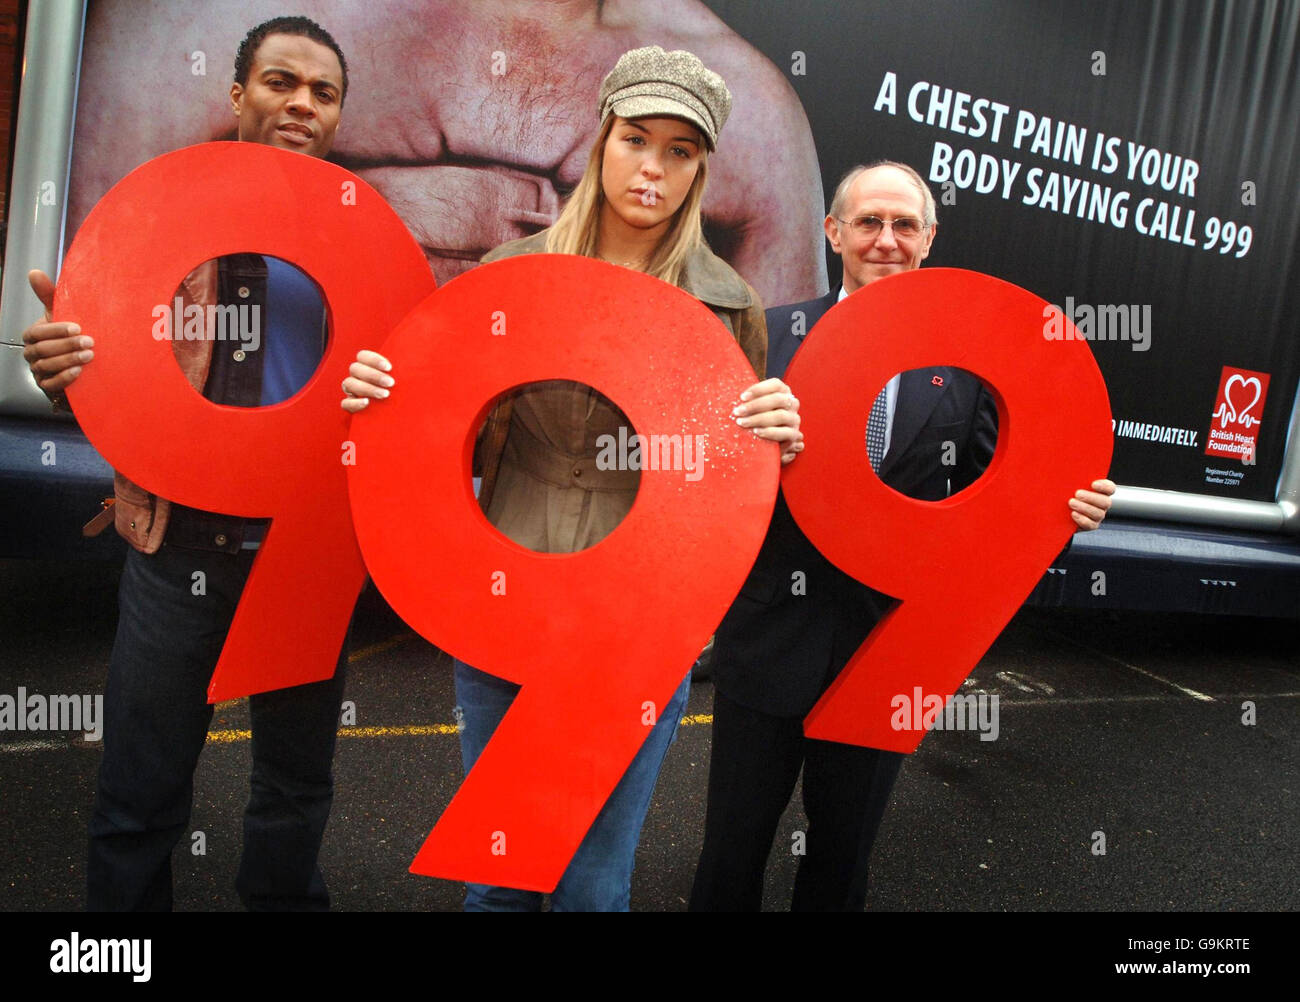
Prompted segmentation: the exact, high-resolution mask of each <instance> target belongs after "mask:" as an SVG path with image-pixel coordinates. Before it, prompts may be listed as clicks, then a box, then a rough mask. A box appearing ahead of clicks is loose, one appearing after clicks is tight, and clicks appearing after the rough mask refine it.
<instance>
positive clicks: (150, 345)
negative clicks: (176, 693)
mask: <svg viewBox="0 0 1300 1002" xmlns="http://www.w3.org/2000/svg"><path fill="white" fill-rule="evenodd" d="M249 251H252V252H257V253H263V254H270V255H273V256H275V257H278V258H281V259H282V260H285V261H289V262H291V263H292V264H295V265H297V266H298V267H300V268H302V269H303V270H304V271H305V272H307V274H308V275H310V276H311V277H312V278H313V279H315V281H316V283H317V284H318V285H319V286H320V287H321V288H322V289H323V290H324V294H325V297H326V299H327V306H328V310H329V323H330V333H331V337H330V340H329V344H328V346H327V348H326V351H325V357H324V358H323V359H322V361H321V363H320V366H319V368H318V370H317V372H316V375H315V376H313V377H312V379H311V380H309V381H308V383H307V385H306V386H304V387H303V388H302V390H301V391H299V392H298V393H297V394H296V395H295V396H294V397H292V398H291V399H289V400H286V401H284V402H283V403H279V404H276V405H274V406H271V407H264V408H243V407H226V406H219V405H217V404H214V403H212V402H210V401H208V400H206V399H204V398H203V397H202V396H200V394H199V393H198V391H197V390H195V389H194V388H193V387H192V386H190V384H189V383H188V382H186V380H185V377H184V375H183V374H182V373H181V370H180V367H179V366H178V365H177V364H176V360H175V358H174V357H173V356H172V346H171V343H170V342H169V341H165V340H155V339H154V338H153V337H152V335H151V328H152V327H153V324H154V321H155V317H154V314H153V312H152V309H153V305H154V304H164V305H167V306H169V307H170V304H171V302H172V298H173V295H174V293H175V290H176V288H177V287H178V286H179V285H180V282H181V279H182V278H184V277H185V275H186V274H187V273H188V272H189V271H190V270H191V269H193V268H195V267H196V266H197V265H199V264H201V263H202V262H204V261H207V260H209V259H211V258H214V257H219V256H221V255H225V254H234V253H238V252H249ZM433 285H434V282H433V278H432V277H431V276H430V274H429V266H428V264H427V263H426V262H425V259H424V255H423V254H422V253H421V252H420V248H419V246H418V245H417V244H416V243H415V241H414V240H413V239H412V238H411V236H410V234H409V233H408V232H407V229H406V226H405V225H404V224H403V223H402V221H401V219H400V218H398V216H397V214H396V213H394V212H393V210H392V209H391V208H389V207H388V204H387V203H386V202H385V201H384V200H383V199H382V198H380V197H379V195H378V194H377V193H376V192H375V191H374V190H373V189H371V188H370V187H369V186H368V185H366V184H365V182H363V181H361V180H359V179H357V178H356V177H355V176H354V175H352V174H350V173H348V172H347V171H345V170H343V169H342V168H341V167H336V166H334V165H333V164H329V163H326V162H325V161H323V160H317V159H314V158H312V157H306V156H303V155H302V154H299V153H290V152H287V151H284V150H278V149H275V148H273V147H270V146H262V145H257V144H253V143H208V144H205V145H202V146H193V147H190V148H188V149H184V150H179V151H177V152H175V153H169V154H167V155H166V156H162V157H158V158H157V159H155V160H151V161H149V162H148V163H146V164H145V165H144V166H142V167H140V168H138V169H137V170H135V171H134V172H132V173H131V174H130V175H128V176H127V177H126V178H125V179H123V180H122V181H121V182H120V183H118V184H117V185H116V186H115V187H114V188H113V189H112V190H111V191H110V192H109V193H108V194H107V195H105V196H104V198H103V199H102V200H101V201H100V202H99V204H98V205H96V206H95V208H94V210H93V211H92V212H91V213H90V215H89V216H87V217H86V221H85V222H84V223H83V224H82V226H81V229H80V231H79V232H78V233H77V238H76V240H75V241H74V242H73V245H72V248H71V249H70V250H69V251H68V256H67V258H66V260H65V261H64V263H63V270H62V272H61V274H60V275H59V284H58V288H57V291H56V293H55V298H54V318H55V319H56V320H60V319H67V320H75V321H77V322H78V323H79V324H80V325H81V327H82V329H83V330H84V331H86V332H87V333H90V334H93V335H94V337H95V360H94V362H93V363H91V364H90V365H87V366H86V369H85V372H84V373H83V374H82V375H81V377H80V378H79V379H78V380H77V381H76V382H75V383H74V384H73V385H72V386H71V387H70V388H69V391H68V397H69V399H70V400H71V402H72V405H73V408H74V409H75V411H76V414H77V418H78V420H79V421H80V422H81V425H82V427H83V428H84V429H85V430H86V434H87V435H88V436H89V437H90V439H91V441H92V442H94V444H95V448H97V449H98V450H99V451H100V453H101V454H102V455H103V456H104V458H105V459H107V460H108V462H109V463H111V464H112V466H113V467H114V468H115V469H117V470H120V471H121V472H122V473H124V474H125V475H126V476H128V477H130V478H131V479H132V480H134V481H136V482H137V483H138V484H140V485H141V486H142V487H144V488H145V489H146V490H148V491H151V492H152V493H154V494H157V495H158V496H159V497H164V498H169V499H171V500H174V501H178V502H180V503H181V504H186V505H190V506H192V507H195V508H201V509H204V510H207V511H217V512H223V513H225V514H229V515H241V516H246V517H267V516H269V517H270V518H271V520H272V521H271V526H270V529H269V530H268V532H267V534H266V539H265V541H264V542H263V544H262V548H261V552H259V554H258V556H257V558H256V560H255V561H254V564H253V569H252V572H251V574H250V576H249V579H248V583H247V585H246V586H245V588H244V594H243V596H242V598H241V600H240V603H239V608H238V610H237V611H236V613H235V618H234V622H233V623H232V624H231V627H230V633H229V635H228V637H227V639H226V644H225V647H224V648H223V649H222V652H221V659H220V661H219V662H218V664H217V668H216V671H215V672H214V674H213V677H212V683H211V685H210V687H209V698H211V699H213V700H216V699H226V698H231V697H234V696H242V695H248V694H251V693H254V692H262V691H266V690H269V689H278V688H281V687H283V686H288V685H297V684H300V683H303V682H312V681H316V680H318V679H322V678H329V677H330V675H331V674H333V672H334V666H335V662H336V660H337V657H338V652H339V647H340V646H341V645H342V643H343V636H344V633H345V632H346V630H347V624H348V619H349V617H350V615H351V611H352V606H353V603H354V602H355V601H356V597H357V594H358V592H359V591H360V590H361V586H362V584H363V583H364V582H365V570H364V567H363V565H362V562H361V554H360V552H359V551H358V549H357V544H356V538H355V536H354V535H353V532H352V522H351V513H350V512H349V511H348V506H347V481H346V475H345V467H344V464H343V459H344V458H345V456H344V454H343V452H342V449H341V444H342V443H343V441H344V438H345V434H344V433H345V431H346V427H347V425H346V419H347V415H346V414H344V413H343V411H342V410H340V408H339V405H338V401H339V381H340V379H341V378H342V373H344V372H346V371H347V366H348V362H349V361H350V360H351V359H352V358H353V357H354V356H355V355H356V353H357V350H358V349H359V348H362V347H365V346H368V345H374V344H377V343H378V342H379V341H380V340H382V339H383V337H384V336H386V335H387V333H388V332H389V331H390V330H391V329H392V327H393V325H394V324H396V323H397V321H398V320H400V319H401V318H402V316H404V315H405V314H406V313H407V312H408V311H409V310H410V309H411V307H413V306H414V305H415V304H416V303H418V302H419V301H420V300H421V299H423V298H424V297H425V296H426V295H428V293H429V292H430V291H431V290H432V288H433ZM217 347H220V346H219V345H218V346H217ZM142 429H143V431H142Z"/></svg>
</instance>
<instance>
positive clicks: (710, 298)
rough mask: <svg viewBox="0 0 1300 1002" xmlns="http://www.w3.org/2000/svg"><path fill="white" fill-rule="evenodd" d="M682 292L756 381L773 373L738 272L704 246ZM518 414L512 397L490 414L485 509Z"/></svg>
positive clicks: (483, 466)
mask: <svg viewBox="0 0 1300 1002" xmlns="http://www.w3.org/2000/svg"><path fill="white" fill-rule="evenodd" d="M547 232H548V231H547V230H542V232H540V233H534V234H533V235H532V236H530V237H524V238H522V239H520V240H511V241H510V242H509V243H505V244H502V245H501V246H500V247H497V248H496V249H495V250H492V251H489V252H488V253H487V254H485V255H484V256H483V263H484V264H488V263H490V262H492V261H499V260H501V259H502V258H507V257H517V256H518V255H520V254H543V253H545V251H546V235H547ZM681 289H682V291H683V292H688V293H690V294H691V295H692V296H694V297H695V298H696V299H698V300H699V301H700V302H702V303H703V304H704V305H705V306H707V307H708V308H709V309H711V310H712V311H713V313H714V315H715V316H716V317H717V318H718V319H719V320H721V321H722V324H723V326H724V327H726V328H727V330H728V331H729V332H730V333H731V335H732V337H734V338H735V339H736V342H737V343H738V344H739V345H740V350H741V351H743V352H744V353H745V357H746V358H747V359H749V364H750V365H751V366H753V368H754V372H755V373H757V375H756V377H755V381H756V382H757V381H758V380H760V379H762V378H763V373H764V372H766V371H767V324H766V322H765V321H764V318H763V304H762V303H761V302H760V301H759V298H758V293H757V292H755V291H754V290H753V289H752V288H751V287H750V285H749V284H748V283H747V282H746V281H745V280H744V279H743V278H741V277H740V276H739V275H738V274H736V272H735V271H734V270H733V269H732V267H731V265H729V264H727V262H726V261H724V260H722V258H720V257H718V256H717V255H716V254H714V253H713V252H712V251H711V250H709V249H708V248H707V247H704V246H700V247H699V248H697V249H696V250H695V252H694V253H692V254H691V256H690V257H689V258H687V260H686V267H685V269H684V270H683V272H682V280H681ZM513 411H514V404H513V403H512V402H511V401H510V400H509V399H506V400H503V401H502V402H501V403H499V404H497V406H496V407H494V408H493V409H492V412H491V413H490V414H488V418H487V421H486V422H485V423H484V425H483V430H482V432H481V433H480V435H479V440H478V444H477V445H476V447H475V452H474V470H475V472H476V473H478V474H479V475H480V476H482V478H483V483H482V486H481V487H480V489H479V496H478V500H479V506H480V507H481V508H482V509H483V510H484V511H487V509H488V505H489V504H490V503H491V501H492V492H493V490H494V489H495V487H496V479H497V470H498V469H499V468H500V465H501V455H502V453H503V452H504V451H505V446H506V434H507V433H508V432H509V430H510V419H511V415H512V414H513Z"/></svg>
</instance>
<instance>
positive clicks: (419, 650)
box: [0, 561, 1300, 912]
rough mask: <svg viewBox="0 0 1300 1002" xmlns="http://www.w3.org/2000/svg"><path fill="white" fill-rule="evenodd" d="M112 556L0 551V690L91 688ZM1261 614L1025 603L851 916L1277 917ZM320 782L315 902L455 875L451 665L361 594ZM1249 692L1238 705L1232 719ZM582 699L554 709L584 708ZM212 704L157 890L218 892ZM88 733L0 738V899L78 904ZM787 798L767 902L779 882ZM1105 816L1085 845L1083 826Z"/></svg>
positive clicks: (885, 830)
mask: <svg viewBox="0 0 1300 1002" xmlns="http://www.w3.org/2000/svg"><path fill="white" fill-rule="evenodd" d="M117 573H118V571H117V568H116V567H115V566H112V565H106V564H95V563H84V562H83V563H50V562H31V561H0V694H9V695H11V696H12V695H15V694H16V692H17V688H18V687H19V686H23V687H25V688H26V689H27V691H28V692H29V693H31V692H40V693H45V694H53V693H65V694H71V693H96V692H101V691H102V685H103V675H104V671H105V666H106V663H107V659H108V652H109V648H110V646H111V642H112V636H113V630H114V625H115V619H116V580H117ZM1296 633H1297V624H1296V623H1294V622H1290V621H1279V620H1251V619H1224V618H1213V617H1194V616H1184V615H1177V616H1175V615H1154V614H1115V613H1107V612H1099V611H1089V610H1041V609H1026V610H1023V611H1022V612H1021V613H1020V614H1019V615H1018V616H1017V617H1016V618H1015V620H1013V621H1012V623H1011V624H1010V625H1009V626H1008V628H1007V629H1006V630H1005V631H1004V633H1003V634H1002V636H1001V637H1000V638H999V639H998V641H997V642H996V643H995V644H994V646H993V648H992V649H991V650H990V651H989V653H988V654H987V655H986V656H985V658H984V659H983V660H982V661H981V662H980V664H979V665H978V666H977V667H976V669H975V671H974V672H973V673H972V675H971V678H970V680H969V681H968V683H967V686H966V689H965V690H964V691H965V692H973V693H986V694H990V695H992V694H997V695H998V696H999V700H1000V705H999V709H1000V719H999V725H1000V728H999V734H998V737H997V739H996V740H994V741H980V740H979V736H978V734H977V733H975V732H973V731H946V732H945V731H935V732H932V733H931V734H929V735H928V736H927V737H926V739H925V740H924V741H923V742H922V744H921V747H920V749H919V750H918V751H917V753H916V754H915V755H913V756H911V757H910V758H909V760H908V761H907V762H906V764H905V765H904V767H903V771H902V773H901V776H900V778H899V781H898V785H897V787H896V788H895V792H894V796H893V799H892V802H891V805H890V808H889V810H888V812H887V814H886V816H885V820H884V824H883V826H882V828H881V832H880V836H879V839H878V842H877V846H876V851H875V854H874V860H873V869H872V879H873V885H872V890H871V892H870V895H869V898H868V910H869V911H882V912H884V911H936V912H964V911H1080V910H1082V911H1094V910H1096V911H1117V912H1124V911H1166V910H1169V911H1193V912H1195V911H1278V910H1281V911H1288V910H1295V909H1296V908H1298V907H1300V865H1297V864H1298V863H1300V848H1298V847H1297V839H1296V822H1297V819H1298V818H1300V809H1298V808H1300V797H1298V795H1297V793H1298V788H1300V740H1298V739H1300V713H1298V712H1297V709H1298V708H1300V663H1298V659H1297V653H1296V652H1297V641H1296ZM352 649H353V654H352V663H351V665H350V669H349V672H350V673H349V678H348V683H347V691H346V695H345V698H346V699H347V700H351V701H353V702H354V703H355V706H356V724H355V726H350V727H343V728H341V730H340V735H341V740H340V741H339V747H338V752H337V756H336V798H335V805H334V811H333V814H332V817H331V821H330V826H329V829H328V831H327V833H326V838H325V845H324V849H323V853H322V866H323V868H324V870H325V873H326V877H327V881H328V883H329V886H330V890H331V894H332V896H333V901H334V907H335V908H336V909H339V910H344V911H454V910H456V909H457V908H459V905H460V901H461V895H462V889H461V885H459V884H456V883H452V882H449V881H442V880H434V879H429V878H425V877H419V876H415V875H413V874H411V873H409V872H408V869H407V868H408V866H409V864H410V861H411V859H412V858H413V857H414V855H415V853H416V851H417V849H418V848H419V846H420V844H421V843H422V842H423V840H424V838H425V836H426V835H427V833H428V831H429V829H430V827H431V826H432V825H433V823H434V822H435V821H436V820H437V818H438V815H439V813H440V812H441V810H442V809H443V807H444V806H445V805H446V804H447V802H448V801H449V799H450V798H451V796H452V794H453V793H454V791H455V789H456V786H457V784H458V782H459V780H460V761H459V752H458V747H457V739H456V734H455V721H454V717H453V714H452V710H453V706H454V704H455V700H454V697H453V694H452V685H451V670H450V664H449V662H448V660H447V658H446V656H445V655H443V654H442V653H441V652H439V651H437V650H436V649H435V648H433V647H432V646H431V645H430V644H428V643H427V642H426V641H424V640H423V639H421V638H419V637H416V636H414V635H412V634H411V633H410V631H409V630H408V629H407V628H406V627H405V626H404V624H402V623H401V622H400V621H399V620H397V619H396V617H395V616H393V614H392V613H391V612H390V611H389V610H388V609H387V608H386V607H385V606H384V605H383V604H382V602H381V601H379V600H378V599H377V597H376V596H375V595H374V594H373V593H369V594H368V595H367V596H365V597H363V601H362V604H361V606H360V607H359V613H358V616H357V617H356V619H355V620H354V626H353V637H352ZM712 695H713V691H712V686H711V685H709V684H708V683H699V684H697V685H695V686H694V688H693V690H692V693H691V700H690V706H689V716H688V723H687V724H686V725H685V726H683V727H682V728H681V730H680V732H679V736H678V739H677V741H676V743H675V744H674V745H673V747H672V749H671V750H670V752H669V755H668V758H667V761H666V763H665V766H664V770H663V772H662V774H661V776H660V780H659V784H658V788H657V791H656V794H655V798H654V802H653V804H652V806H651V809H650V814H649V817H648V819H647V822H646V825H645V829H644V832H643V835H642V840H641V847H640V849H639V852H638V858H637V870H636V877H635V881H634V885H633V896H632V907H633V910H634V911H650V912H657V911H681V910H684V909H685V907H686V900H687V897H688V894H689V889H690V884H691V879H692V875H693V872H694V867H695V862H696V859H697V856H698V852H699V848H700V840H701V833H702V825H703V817H704V799H705V789H706V781H707V772H708V761H709V743H710V725H709V717H708V715H709V714H710V712H711V702H712ZM1248 702H1249V703H1251V704H1253V706H1254V723H1243V717H1244V716H1245V715H1246V714H1247V713H1248V710H1246V709H1243V704H1246V703H1248ZM583 723H584V722H583V721H582V719H581V710H580V709H579V710H576V711H575V716H574V719H573V720H572V721H570V722H569V726H571V727H574V728H579V727H582V726H583ZM247 726H248V720H247V708H246V705H245V704H244V702H243V701H235V702H233V703H230V704H222V705H220V706H219V707H218V708H217V712H216V714H215V716H214V720H213V724H212V731H211V734H210V736H209V746H208V747H207V749H206V750H205V751H204V754H203V757H202V760H201V764H200V767H199V769H198V772H197V774H196V777H195V802H194V812H193V818H192V824H191V828H192V830H193V831H196V832H197V831H201V832H203V833H204V840H205V842H206V851H205V853H203V854H202V855H194V854H193V853H192V852H191V851H190V845H189V844H186V843H182V845H181V846H180V847H179V848H178V850H177V852H176V854H175V857H174V863H175V894H176V907H177V909H178V910H186V911H237V910H239V908H240V903H239V900H238V897H237V896H236V894H235V891H234V879H235V873H236V869H237V867H238V858H239V848H240V832H241V817H240V815H241V811H242V808H243V804H244V802H245V800H246V797H247V784H248V772H249V742H248V739H247V734H246V730H247ZM98 758H99V750H98V745H97V744H94V743H88V742H86V741H84V740H83V739H81V738H80V737H79V736H70V735H68V734H66V733H40V734H37V733H32V732H22V733H19V732H0V804H2V805H3V808H2V809H0V910H4V911H12V912H24V911H59V910H77V909H80V908H81V907H82V901H83V886H84V878H85V869H84V854H85V828H86V822H87V817H88V812H89V810H90V806H91V800H92V790H93V782H94V775H95V770H96V767H97V764H98ZM803 830H805V826H804V818H803V814H802V811H801V809H800V806H799V801H798V797H797V796H796V798H795V800H794V802H793V803H792V805H791V807H790V809H789V810H788V811H787V813H786V816H785V818H784V819H783V821H782V824H781V826H780V829H779V831H778V834H777V838H776V841H775V845H774V848H773V852H772V858H771V861H770V863H769V870H768V878H767V887H766V894H765V901H764V906H765V908H766V909H771V910H780V909H782V908H784V907H785V906H786V905H787V903H788V901H789V894H790V888H791V885H792V882H793V879H794V872H795V866H796V864H797V859H798V857H797V856H796V855H795V854H794V851H793V848H794V845H795V843H796V841H797V836H796V833H797V832H800V831H803ZM1098 832H1100V833H1104V838H1105V846H1104V848H1105V852H1104V854H1101V853H1099V852H1097V851H1096V850H1097V849H1098V848H1099V847H1100V843H1099V840H1098V838H1097V836H1096V834H1095V833H1098Z"/></svg>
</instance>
